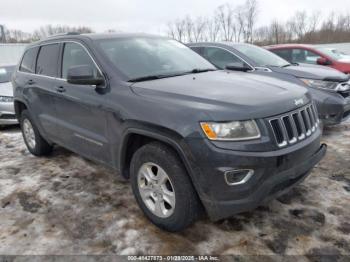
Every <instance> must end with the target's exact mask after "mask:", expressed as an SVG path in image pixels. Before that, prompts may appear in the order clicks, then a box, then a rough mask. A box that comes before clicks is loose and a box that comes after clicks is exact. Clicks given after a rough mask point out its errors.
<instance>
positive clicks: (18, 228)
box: [0, 122, 350, 259]
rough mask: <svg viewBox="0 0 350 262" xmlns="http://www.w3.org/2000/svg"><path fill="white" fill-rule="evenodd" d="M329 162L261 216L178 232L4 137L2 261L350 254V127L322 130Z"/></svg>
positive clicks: (73, 166)
mask: <svg viewBox="0 0 350 262" xmlns="http://www.w3.org/2000/svg"><path fill="white" fill-rule="evenodd" d="M324 142H326V143H327V144H328V153H327V156H326V157H325V158H324V159H323V160H322V162H321V163H320V164H319V165H318V166H317V167H316V168H315V169H314V170H313V172H312V174H311V176H309V177H308V178H307V179H306V180H305V181H304V182H303V183H302V184H300V185H299V186H297V187H295V188H294V189H293V190H292V191H291V192H289V193H287V194H286V195H284V196H282V197H280V198H279V199H278V200H274V201H272V202H270V203H269V204H268V205H266V206H263V207H260V208H258V209H257V210H255V211H252V212H248V213H244V214H240V215H237V216H234V217H232V218H231V219H227V220H224V221H220V222H216V223H212V222H210V221H209V220H207V219H203V220H201V221H199V222H197V223H196V224H194V225H193V226H192V227H190V228H188V229H187V230H185V231H184V232H181V233H176V234H171V233H167V232H164V231H161V230H160V229H158V228H156V227H155V226H153V225H152V224H151V223H149V222H148V221H147V220H146V219H145V217H144V216H143V214H142V213H141V211H140V210H139V208H138V206H137V205H136V202H135V200H134V198H133V195H132V192H131V189H130V186H129V183H128V182H127V181H124V180H123V179H121V178H120V177H118V176H117V175H116V174H114V173H113V172H112V171H111V170H109V169H106V168H104V167H103V166H100V165H97V164H95V163H92V162H90V161H87V160H84V159H82V158H81V157H79V156H78V155H76V154H73V153H71V152H69V151H66V150H64V149H62V148H56V149H55V150H54V153H53V155H52V156H50V157H48V158H36V157H34V156H32V155H30V154H29V153H28V151H27V150H26V148H25V146H24V143H23V140H22V137H21V134H20V133H19V130H18V128H10V129H6V130H3V131H0V205H1V206H0V254H2V255H4V254H6V255H11V254H12V255H14V254H40V255H44V254H45V255H53V254H56V255H58V254H65V255H66V254H138V255H141V254H162V255H168V254H174V255H180V254H214V255H219V254H237V255H240V254H265V255H269V254H276V253H277V254H293V255H306V257H305V259H307V258H310V256H312V255H319V254H331V255H335V256H338V255H340V254H348V255H349V254H350V122H348V123H346V124H343V125H340V126H336V127H332V128H328V129H327V130H325V134H324Z"/></svg>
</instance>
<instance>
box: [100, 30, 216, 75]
mask: <svg viewBox="0 0 350 262" xmlns="http://www.w3.org/2000/svg"><path fill="white" fill-rule="evenodd" d="M96 41H97V43H98V46H99V47H100V49H101V50H102V51H103V53H104V54H105V55H106V57H107V58H108V59H109V60H110V61H111V62H112V63H113V64H114V65H115V66H116V67H117V69H119V70H120V71H121V72H122V73H123V74H124V75H126V77H127V78H128V79H129V81H130V80H132V79H137V78H143V77H148V76H171V75H177V74H181V73H186V72H187V73H188V72H190V71H193V70H197V71H198V70H205V69H209V70H215V67H214V66H213V65H212V64H210V63H209V62H208V61H207V60H205V59H204V58H202V57H201V56H200V55H198V54H197V53H195V52H194V51H192V50H191V49H190V48H188V47H186V46H185V45H183V44H181V43H179V42H177V41H175V40H170V39H166V38H153V37H132V38H113V39H103V40H96Z"/></svg>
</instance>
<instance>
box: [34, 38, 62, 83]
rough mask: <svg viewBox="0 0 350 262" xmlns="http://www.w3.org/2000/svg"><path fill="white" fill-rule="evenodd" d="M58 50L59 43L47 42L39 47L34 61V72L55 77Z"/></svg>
mask: <svg viewBox="0 0 350 262" xmlns="http://www.w3.org/2000/svg"><path fill="white" fill-rule="evenodd" d="M59 51H60V50H59V44H49V45H44V46H42V47H40V50H39V55H38V59H37V62H36V70H35V71H36V73H37V74H39V75H44V76H51V77H57V71H58V55H59Z"/></svg>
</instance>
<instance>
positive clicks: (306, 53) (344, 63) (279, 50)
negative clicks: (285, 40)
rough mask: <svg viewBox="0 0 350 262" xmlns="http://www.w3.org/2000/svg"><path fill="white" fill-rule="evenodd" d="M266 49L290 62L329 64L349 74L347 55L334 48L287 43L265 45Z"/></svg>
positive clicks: (349, 64) (349, 63)
mask: <svg viewBox="0 0 350 262" xmlns="http://www.w3.org/2000/svg"><path fill="white" fill-rule="evenodd" d="M266 49H268V50H270V51H271V52H274V53H275V54H276V55H279V56H280V57H282V58H284V59H285V60H287V61H289V62H290V63H305V64H313V65H323V66H329V67H332V68H334V69H337V70H339V71H341V72H343V73H345V74H350V59H349V56H347V55H345V54H344V53H342V52H339V51H337V50H336V49H335V48H328V47H323V46H322V47H319V46H313V45H300V44H287V45H273V46H267V47H266Z"/></svg>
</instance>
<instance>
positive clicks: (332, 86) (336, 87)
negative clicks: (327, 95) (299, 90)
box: [300, 78, 349, 91]
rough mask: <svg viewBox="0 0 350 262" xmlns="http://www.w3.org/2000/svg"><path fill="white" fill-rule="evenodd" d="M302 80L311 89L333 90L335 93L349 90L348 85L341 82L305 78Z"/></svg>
mask: <svg viewBox="0 0 350 262" xmlns="http://www.w3.org/2000/svg"><path fill="white" fill-rule="evenodd" d="M300 80H301V81H303V82H304V83H305V84H306V85H308V86H310V87H315V88H322V89H326V90H333V91H347V90H349V85H348V84H341V83H339V82H332V81H322V80H314V79H305V78H300Z"/></svg>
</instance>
